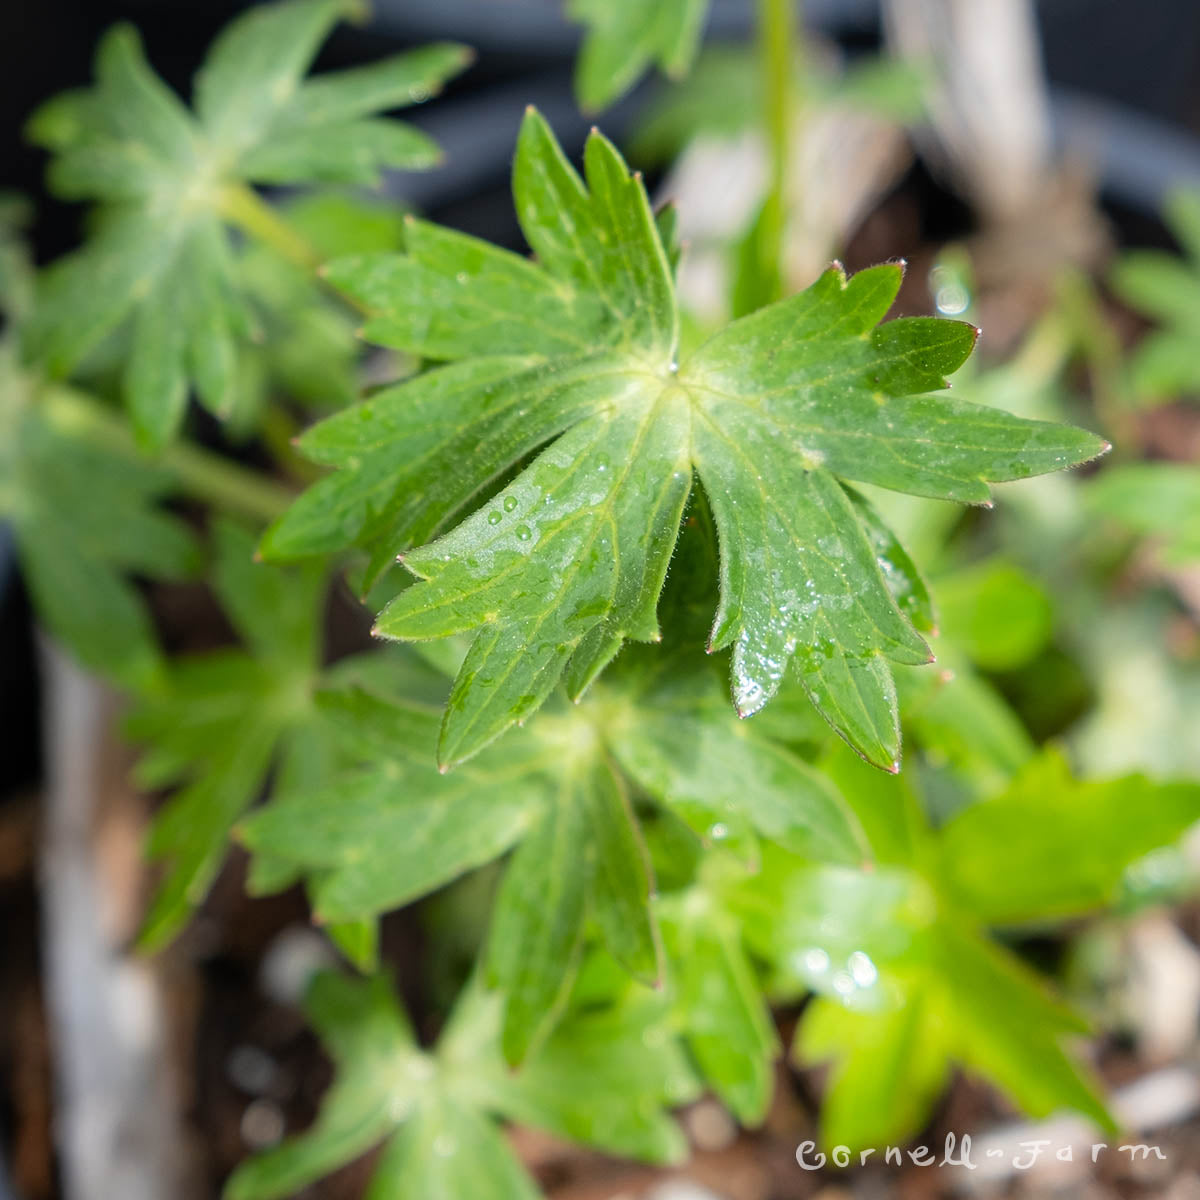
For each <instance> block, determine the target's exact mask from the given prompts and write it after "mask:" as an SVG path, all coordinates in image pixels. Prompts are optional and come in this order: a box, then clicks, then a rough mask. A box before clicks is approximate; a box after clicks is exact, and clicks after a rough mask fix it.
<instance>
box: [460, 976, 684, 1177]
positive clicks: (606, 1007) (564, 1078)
mask: <svg viewBox="0 0 1200 1200" xmlns="http://www.w3.org/2000/svg"><path fill="white" fill-rule="evenodd" d="M604 999H605V1002H602V1003H594V1004H589V1005H587V1006H583V1005H581V1006H580V1007H579V1008H578V1009H577V1010H573V1011H570V1012H568V1014H567V1017H566V1019H565V1020H564V1021H563V1022H562V1023H561V1024H560V1025H559V1026H558V1028H557V1029H556V1030H555V1031H554V1033H553V1034H552V1035H551V1036H550V1037H549V1039H548V1040H547V1041H546V1043H545V1045H544V1046H543V1047H542V1049H541V1050H540V1051H538V1052H537V1053H536V1054H534V1055H532V1056H531V1057H530V1058H529V1059H528V1060H527V1061H526V1062H525V1063H524V1064H523V1066H522V1067H521V1069H520V1070H519V1071H517V1072H513V1071H510V1070H509V1069H508V1067H507V1065H506V1064H505V1062H504V1060H503V1058H502V1057H501V1056H500V1054H499V1052H498V1050H497V1049H490V1052H489V1048H490V1047H491V1046H494V1045H495V1044H496V1042H498V1038H499V1025H500V1016H499V1012H498V1010H497V1008H496V1007H495V1005H496V1003H497V1001H498V998H497V997H489V998H488V1002H489V1003H490V1006H491V1007H481V1009H480V1010H478V1011H477V1012H476V1013H471V1012H470V1008H469V1001H468V1003H467V1005H466V1006H464V1004H463V1003H461V1002H460V1005H459V1014H460V1015H461V1017H465V1018H468V1019H469V1020H471V1021H472V1022H477V1023H478V1024H479V1025H480V1029H479V1031H478V1032H477V1034H476V1037H475V1038H472V1039H471V1040H470V1041H469V1042H468V1043H467V1045H465V1046H455V1045H453V1044H451V1045H449V1046H447V1047H446V1053H447V1055H449V1056H452V1057H453V1063H454V1068H455V1073H456V1075H457V1076H458V1078H459V1083H458V1088H457V1089H456V1091H458V1092H459V1093H460V1094H463V1095H465V1096H471V1097H474V1098H475V1100H476V1103H479V1104H481V1105H483V1106H485V1107H487V1108H488V1109H489V1110H491V1111H494V1112H496V1113H498V1114H500V1115H503V1116H505V1117H507V1118H509V1119H510V1120H514V1121H517V1122H519V1123H520V1124H523V1125H532V1126H534V1127H535V1128H539V1129H545V1130H547V1131H549V1132H551V1133H554V1134H557V1135H558V1136H560V1137H565V1138H569V1139H571V1140H573V1141H578V1142H583V1143H584V1144H585V1145H590V1146H594V1147H596V1148H597V1149H600V1150H604V1151H606V1152H608V1153H610V1154H620V1155H624V1156H626V1157H631V1158H637V1159H641V1160H644V1161H646V1162H654V1163H678V1162H682V1161H683V1160H684V1159H685V1158H686V1156H687V1141H686V1139H685V1138H684V1136H683V1134H682V1132H681V1131H680V1129H679V1127H678V1126H677V1125H676V1124H675V1122H674V1121H673V1120H672V1119H671V1117H670V1116H669V1115H668V1113H667V1112H666V1110H667V1109H668V1108H672V1107H678V1106H680V1105H682V1104H687V1103H688V1102H690V1101H692V1100H695V1099H696V1098H697V1096H698V1095H699V1092H700V1087H699V1082H698V1080H697V1079H696V1076H695V1073H694V1071H693V1070H692V1069H691V1067H690V1066H689V1064H688V1062H687V1059H686V1056H685V1054H684V1051H683V1048H682V1046H681V1045H680V1044H679V1041H678V1039H677V1037H676V1034H675V1030H674V1027H673V1025H672V1023H671V1020H670V1016H669V1012H668V1007H667V1002H666V999H665V997H664V996H663V995H661V994H658V993H651V992H647V991H646V990H645V989H640V988H627V989H625V990H623V991H622V992H619V993H618V994H617V995H616V996H615V997H612V996H605V997H604ZM464 1008H465V1009H466V1011H464ZM492 1030H494V1031H495V1032H494V1033H493V1032H491V1031H492ZM480 1034H482V1035H483V1038H486V1040H484V1041H483V1044H482V1045H480ZM461 1037H462V1033H461V1031H460V1030H458V1029H455V1028H453V1027H452V1028H450V1029H448V1030H447V1032H446V1033H445V1034H444V1035H443V1043H447V1042H449V1043H453V1042H455V1041H458V1040H460V1039H461Z"/></svg>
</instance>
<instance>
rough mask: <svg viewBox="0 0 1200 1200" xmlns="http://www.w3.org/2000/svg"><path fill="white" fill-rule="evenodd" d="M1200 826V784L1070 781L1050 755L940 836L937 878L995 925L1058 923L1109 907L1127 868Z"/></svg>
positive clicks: (967, 811)
mask: <svg viewBox="0 0 1200 1200" xmlns="http://www.w3.org/2000/svg"><path fill="white" fill-rule="evenodd" d="M1196 821H1200V785H1197V784H1189V783H1156V782H1154V781H1152V780H1149V779H1147V778H1145V777H1144V776H1141V775H1130V776H1127V777H1125V778H1123V779H1114V780H1105V781H1102V782H1100V781H1097V782H1080V781H1077V780H1075V779H1073V778H1072V776H1071V773H1070V771H1069V769H1068V767H1067V765H1066V763H1065V762H1064V761H1063V759H1062V758H1061V757H1060V756H1059V755H1057V754H1054V753H1047V754H1044V755H1043V756H1042V757H1040V758H1038V759H1036V760H1034V761H1033V762H1032V763H1030V765H1029V766H1028V767H1027V768H1026V769H1025V770H1024V771H1023V772H1022V773H1021V774H1020V775H1019V776H1018V777H1017V778H1016V779H1015V780H1014V781H1013V782H1012V785H1011V786H1010V787H1009V789H1008V790H1007V791H1005V792H1004V793H1002V794H1001V795H998V796H995V797H993V798H991V799H989V800H985V801H982V802H980V803H978V804H973V805H971V806H970V807H968V808H966V809H964V810H963V811H962V812H961V813H959V814H958V815H957V816H956V817H955V818H953V819H952V820H951V821H950V822H949V823H948V824H947V825H946V826H945V828H944V829H943V830H942V833H941V838H940V844H939V861H940V864H941V873H942V876H943V878H944V879H945V880H946V882H947V884H948V886H949V887H950V888H951V889H952V894H953V895H954V896H955V897H956V898H957V899H958V901H959V902H960V903H961V904H962V905H963V906H964V907H965V908H966V909H968V910H969V911H971V912H974V913H975V914H977V915H978V916H979V918H980V919H981V920H983V921H986V922H988V923H990V924H1011V923H1014V922H1025V921H1061V920H1064V919H1066V918H1069V917H1074V916H1079V915H1082V914H1084V913H1087V912H1089V911H1092V910H1095V909H1099V908H1101V907H1103V906H1105V905H1108V904H1111V903H1112V902H1113V901H1114V900H1115V899H1116V897H1117V894H1118V891H1119V889H1120V886H1121V880H1122V875H1123V874H1124V872H1125V869H1126V868H1127V867H1128V866H1129V865H1130V864H1132V863H1133V862H1135V861H1136V860H1137V859H1139V858H1141V857H1142V856H1143V855H1146V854H1148V853H1149V852H1150V851H1151V850H1155V849H1158V848H1159V847H1161V846H1165V845H1169V844H1170V843H1172V842H1175V841H1177V840H1178V839H1179V837H1180V836H1181V835H1182V834H1183V832H1184V831H1185V830H1186V829H1187V828H1188V827H1189V826H1190V825H1192V824H1194V823H1195V822H1196Z"/></svg>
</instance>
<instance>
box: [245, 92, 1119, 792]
mask: <svg viewBox="0 0 1200 1200" xmlns="http://www.w3.org/2000/svg"><path fill="white" fill-rule="evenodd" d="M584 176H585V178H584V179H580V177H579V176H578V175H577V174H576V173H575V171H574V170H573V169H572V168H571V166H570V164H569V163H568V162H567V160H566V158H565V157H564V156H563V153H562V150H561V149H560V148H559V146H558V144H557V142H556V141H555V140H554V138H553V135H552V134H551V132H550V130H549V128H548V127H547V125H546V123H545V122H544V121H543V119H542V118H541V117H540V116H539V115H538V114H537V113H536V112H534V111H533V110H530V112H529V113H528V114H527V116H526V119H525V122H524V124H523V126H522V129H521V134H520V138H519V141H518V147H517V156H516V162H515V166H514V175H513V186H514V196H515V201H516V208H517V215H518V219H519V220H520V222H521V225H522V228H523V230H524V232H525V236H526V239H527V241H528V242H529V244H530V246H531V247H532V249H533V251H534V254H535V261H532V262H531V261H528V260H526V259H523V258H521V257H519V256H517V255H515V254H512V253H509V252H507V251H503V250H500V249H497V248H496V247H493V246H490V245H488V244H487V243H485V242H482V241H479V240H478V239H475V238H471V237H467V236H465V235H463V234H458V233H453V232H451V231H448V230H443V229H439V228H437V227H436V226H433V225H429V224H426V223H424V222H420V221H415V220H414V221H410V222H409V227H408V238H407V253H406V254H405V255H403V256H363V257H358V258H351V259H346V260H343V261H340V262H336V263H334V264H332V265H331V267H330V268H329V270H328V275H329V278H330V279H331V280H332V281H333V282H335V283H336V284H338V285H339V286H340V287H342V288H343V289H345V290H346V291H347V292H349V293H350V294H351V295H352V296H354V297H355V298H356V299H357V300H358V301H359V302H360V303H361V304H363V305H364V306H365V307H366V308H367V310H368V312H369V313H370V318H369V320H368V322H367V325H366V327H365V334H366V336H367V337H369V338H370V339H372V340H374V341H377V342H380V343H382V344H384V345H388V346H392V347H396V348H400V349H404V350H406V351H409V352H411V353H414V354H417V355H422V356H425V357H428V358H432V359H441V360H451V361H449V362H448V364H447V365H445V366H442V367H438V368H435V369H434V370H432V371H430V372H428V373H426V374H424V375H422V376H420V377H419V378H417V379H415V380H413V381H411V382H409V383H405V384H401V385H399V386H397V387H394V388H390V389H387V390H385V391H383V392H381V393H379V394H377V395H376V396H374V397H372V398H371V399H370V400H369V401H367V402H365V403H363V404H362V405H360V406H358V407H356V408H354V409H350V410H348V411H346V412H344V413H341V414H339V415H337V416H336V417H333V418H331V419H329V420H328V421H325V422H323V423H322V424H319V425H317V426H316V427H315V428H314V429H313V430H311V431H310V432H309V433H308V434H307V435H305V437H304V439H303V441H302V443H301V445H302V449H304V450H305V452H306V453H308V454H310V455H311V456H312V457H313V458H314V459H316V460H317V461H320V462H324V463H326V464H328V465H331V466H336V467H339V468H341V469H340V470H338V471H337V472H335V473H334V474H332V475H331V476H329V477H328V478H327V479H325V480H322V481H321V482H320V483H318V484H317V485H316V486H315V487H314V488H312V489H310V491H309V492H308V493H307V494H306V495H305V496H304V497H302V499H301V500H300V501H299V503H298V504H297V505H296V506H295V507H294V509H293V510H291V511H290V512H289V513H288V514H286V515H285V516H284V518H283V519H282V520H281V521H279V522H278V523H276V525H275V526H274V527H273V528H272V529H271V530H269V531H268V534H267V536H266V538H265V540H264V543H263V552H264V554H265V555H267V556H276V557H288V556H292V555H302V554H305V553H312V552H324V551H328V550H332V549H336V548H338V547H339V546H344V545H346V544H347V543H357V544H361V545H364V546H366V547H367V548H368V549H369V550H370V551H371V552H372V566H373V574H375V575H377V574H378V573H379V572H381V571H382V570H383V569H384V568H385V567H386V566H387V565H388V564H389V563H390V562H391V560H392V559H393V557H394V556H395V555H397V554H402V555H403V561H404V563H405V565H406V566H407V567H408V569H409V570H410V571H411V572H412V573H413V574H415V575H416V576H418V578H420V579H421V580H423V582H422V583H420V584H418V585H417V586H414V587H410V588H408V589H406V590H405V591H403V592H402V593H401V594H400V595H399V596H398V597H397V598H396V599H395V600H394V601H393V602H392V604H391V605H390V606H389V607H388V608H387V609H386V610H385V611H384V613H383V614H382V615H381V617H380V619H379V623H378V632H379V633H380V634H382V635H384V636H386V637H393V638H400V639H408V640H420V639H427V638H441V637H446V636H449V635H452V634H459V633H474V634H475V638H474V641H473V643H472V645H471V649H470V651H469V653H468V654H467V657H466V661H465V662H464V664H463V667H462V670H461V672H460V674H459V676H458V678H457V680H456V683H455V687H454V691H453V693H452V695H451V698H450V703H449V706H448V709H447V713H446V718H445V722H444V725H443V729H442V736H441V740H440V745H439V757H440V761H441V762H442V764H443V765H451V764H454V763H458V762H461V761H463V760H464V759H466V758H468V757H470V756H471V755H472V754H474V753H476V752H477V751H478V750H479V749H480V748H481V747H483V746H485V745H487V743H488V742H490V741H491V740H492V739H493V738H495V737H496V736H497V735H498V734H499V733H501V732H502V731H503V730H504V729H505V728H506V727H507V726H509V725H511V724H512V723H513V722H514V721H519V720H523V719H525V718H526V717H528V716H529V715H530V714H531V713H532V712H533V711H534V710H535V709H536V708H537V707H538V706H539V705H541V704H542V703H543V702H544V700H545V699H546V698H547V696H548V695H549V694H550V692H551V690H552V689H553V688H554V686H555V684H556V683H557V682H558V680H559V679H560V678H561V677H563V676H564V675H565V677H566V681H567V686H568V690H569V692H570V693H571V694H572V695H573V696H578V695H580V694H581V693H582V692H583V691H584V690H585V689H586V688H587V686H588V685H589V684H590V683H591V682H592V681H593V680H594V679H595V677H596V676H597V675H598V673H599V672H600V671H601V670H602V669H603V668H604V666H605V665H606V664H607V663H608V662H609V661H610V660H611V659H612V657H613V656H614V655H615V654H616V653H617V651H618V650H619V649H620V647H621V645H622V644H623V642H624V641H625V640H626V639H629V638H634V639H639V640H655V639H656V638H657V637H658V636H659V631H658V624H657V618H656V606H657V601H658V595H659V592H660V591H661V589H662V586H663V581H664V578H665V575H666V572H667V568H668V565H669V562H670V558H671V554H672V551H673V548H674V545H675V540H676V537H677V534H678V529H679V523H680V519H681V516H682V514H683V511H684V508H685V506H686V504H687V502H688V497H689V494H690V492H691V490H692V487H693V477H694V476H695V477H697V478H698V479H699V481H700V483H701V485H702V487H703V489H704V492H705V494H706V496H707V499H708V503H709V505H710V506H711V509H712V513H713V516H714V518H715V523H716V528H717V531H718V535H719V538H720V545H721V565H720V576H721V596H720V604H719V608H718V612H717V616H716V621H715V624H714V627H713V632H712V638H711V645H710V648H711V649H713V650H720V649H724V648H726V647H732V676H733V696H734V701H735V704H736V706H737V709H738V711H739V713H741V714H742V715H749V714H751V713H753V712H756V711H758V710H759V709H760V708H761V707H762V706H763V705H764V704H765V703H767V701H768V700H769V699H770V698H771V696H772V695H773V694H774V693H775V691H776V690H777V688H778V687H779V684H780V681H781V679H782V677H783V674H784V672H785V669H786V668H787V667H788V664H789V661H790V660H792V659H793V658H795V659H796V662H797V666H798V667H799V671H800V674H801V676H802V677H803V679H804V681H805V684H806V687H807V688H808V690H809V693H810V695H811V697H812V698H813V700H814V702H815V703H816V704H817V706H818V708H819V709H820V710H821V712H822V713H823V714H824V715H825V716H826V718H827V719H828V720H830V722H831V723H832V724H833V725H834V727H835V728H837V729H838V731H839V732H840V733H841V734H842V735H843V736H844V737H846V738H847V739H848V740H850V741H851V743H852V744H853V745H854V746H855V747H856V748H857V749H858V750H859V751H860V753H862V754H864V755H865V756H867V757H868V758H869V759H870V760H871V761H873V762H875V763H877V764H879V765H882V766H886V767H888V768H889V769H895V765H896V759H897V757H898V754H899V731H898V725H897V720H896V716H895V697H894V690H893V687H892V681H891V675H890V671H889V670H888V667H887V664H886V662H885V659H891V660H893V661H896V662H900V663H921V662H925V661H927V660H928V659H929V650H928V647H927V646H926V645H925V643H924V641H923V640H922V639H921V637H920V636H919V634H918V633H917V632H916V630H915V629H914V627H913V623H912V619H910V618H913V619H917V620H918V621H926V622H927V621H928V596H927V594H924V593H923V585H921V584H920V582H919V580H918V579H917V578H916V575H915V571H914V570H912V569H911V563H910V562H908V560H907V557H906V556H903V552H902V551H900V550H899V548H898V547H897V546H896V544H895V539H894V537H892V535H891V534H890V533H889V532H888V531H887V530H886V529H885V528H884V527H883V525H882V522H881V521H880V520H879V518H878V517H877V515H875V514H874V513H873V512H872V511H871V509H870V506H869V504H868V503H867V501H866V500H865V499H863V498H862V497H860V496H856V495H854V494H851V493H848V492H847V491H846V489H845V488H844V487H843V486H842V482H841V481H842V480H854V481H862V482H867V483H874V484H879V485H882V486H884V487H888V488H893V489H897V490H902V491H908V492H913V493H916V494H919V495H925V496H935V497H940V498H943V499H954V500H960V501H968V502H983V501H986V499H987V495H988V490H987V485H986V483H985V480H988V479H992V480H1001V479H1014V478H1022V477H1025V476H1028V475H1032V474H1036V473H1038V472H1043V471H1050V470H1055V469H1058V468H1060V467H1064V466H1068V465H1071V464H1073V463H1078V462H1081V461H1084V460H1086V459H1088V458H1090V457H1092V456H1094V455H1096V454H1098V453H1100V452H1102V450H1103V449H1104V443H1103V442H1101V441H1100V440H1099V439H1098V438H1096V437H1094V436H1093V435H1091V434H1088V433H1085V432H1083V431H1080V430H1075V429H1071V428H1068V427H1063V426H1056V425H1050V424H1046V423H1040V422H1034V421H1027V420H1021V419H1019V418H1016V417H1013V416H1009V415H1007V414H1005V413H1001V412H996V411H994V410H989V409H985V408H980V407H976V406H974V405H970V404H964V403H960V402H956V401H953V400H950V399H947V398H942V397H936V396H931V395H925V394H922V393H925V392H927V391H928V390H929V389H931V388H940V387H942V386H944V384H945V378H944V377H945V375H946V374H948V373H949V372H951V371H953V370H954V369H955V368H956V367H958V366H959V365H960V364H961V362H962V361H963V359H964V358H965V357H966V356H967V354H968V353H969V352H970V350H971V347H972V345H973V344H974V341H975V336H976V331H975V330H974V329H973V328H972V327H970V326H968V325H965V324H962V323H959V322H953V321H943V320H933V319H924V318H910V319H902V320H897V321H892V322H889V323H887V324H884V325H879V324H878V322H879V321H880V320H881V319H882V318H883V316H884V315H885V313H886V312H887V310H888V308H889V307H890V305H891V303H892V301H893V300H894V298H895V295H896V292H897V289H898V288H899V286H900V280H901V274H902V268H901V267H900V266H899V265H896V264H889V265H885V266H881V267H875V268H872V269H870V270H867V271H862V272H860V273H859V274H858V275H856V276H854V277H853V278H851V279H847V277H846V276H845V274H844V273H843V272H842V270H841V269H840V268H839V267H836V266H835V267H833V268H831V269H830V270H829V271H827V272H826V273H825V274H824V275H823V276H822V277H821V278H820V279H819V280H818V281H817V283H816V284H814V285H813V286H812V287H811V288H810V289H809V290H808V291H806V292H803V293H801V294H799V295H796V296H793V297H791V298H790V299H787V300H784V301H781V302H780V303H778V304H775V305H772V306H771V307H769V308H767V309H764V310H762V311H760V312H758V313H755V314H754V315H752V316H748V317H745V318H743V319H742V320H740V321H737V322H735V323H734V324H732V325H730V326H729V327H727V328H726V329H725V330H723V331H722V332H721V333H719V334H717V335H716V336H715V337H713V338H711V339H710V340H709V341H708V342H707V343H705V344H704V345H703V346H702V347H701V348H700V349H699V350H698V351H697V352H696V353H695V354H693V355H692V356H691V357H690V358H689V359H688V360H687V361H684V362H678V361H677V358H676V356H677V353H678V328H679V317H678V311H677V305H676V301H675V294H674V283H673V278H672V273H671V267H670V264H669V262H668V258H667V254H666V252H665V251H664V247H663V244H662V240H661V237H660V233H659V230H658V228H657V226H656V222H655V219H654V216H653V214H652V213H651V210H650V206H649V203H648V201H647V198H646V193H645V189H644V188H643V186H642V183H641V181H640V179H639V178H638V177H637V176H632V177H631V176H630V174H629V172H628V170H627V169H626V167H625V164H624V163H623V162H622V160H621V158H620V156H619V154H618V153H617V151H616V150H615V149H614V148H613V146H612V145H611V144H610V143H609V142H607V141H606V140H605V139H604V138H603V137H602V136H601V135H600V134H598V133H594V134H593V135H592V136H591V137H590V138H589V140H588V143H587V147H586V150H585V154H584ZM530 455H535V457H533V458H532V461H530V462H528V464H527V465H526V466H524V468H523V469H522V470H520V472H519V473H518V474H517V475H516V476H515V478H513V479H512V480H511V482H509V483H508V484H507V485H506V486H504V487H503V488H502V489H501V490H500V491H499V492H498V493H496V494H494V495H492V496H491V497H490V499H488V501H487V503H485V504H483V505H482V507H476V506H478V504H479V502H480V500H482V499H484V498H485V497H486V496H488V493H489V492H492V491H494V489H495V488H496V485H497V482H498V481H499V480H501V479H503V478H504V477H505V476H507V475H508V474H509V473H510V472H512V470H513V469H514V468H515V467H518V466H520V464H521V463H522V462H524V461H525V460H526V459H527V458H528V457H529V456H530ZM472 507H474V508H475V511H474V512H471V511H470V510H471V509H472ZM464 514H469V515H465V517H464ZM454 518H463V519H461V520H460V523H459V524H458V525H457V526H456V527H454V528H453V529H451V530H450V532H448V533H444V534H442V536H441V537H440V538H438V539H437V540H435V541H434V542H432V543H430V544H428V545H424V546H420V547H419V548H418V549H411V547H412V546H413V545H414V544H418V543H420V542H422V541H425V540H426V539H427V538H428V537H429V536H430V535H431V534H434V533H435V532H437V531H439V530H441V529H443V528H445V526H446V525H447V524H448V523H449V522H450V521H451V520H452V519H454Z"/></svg>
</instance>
